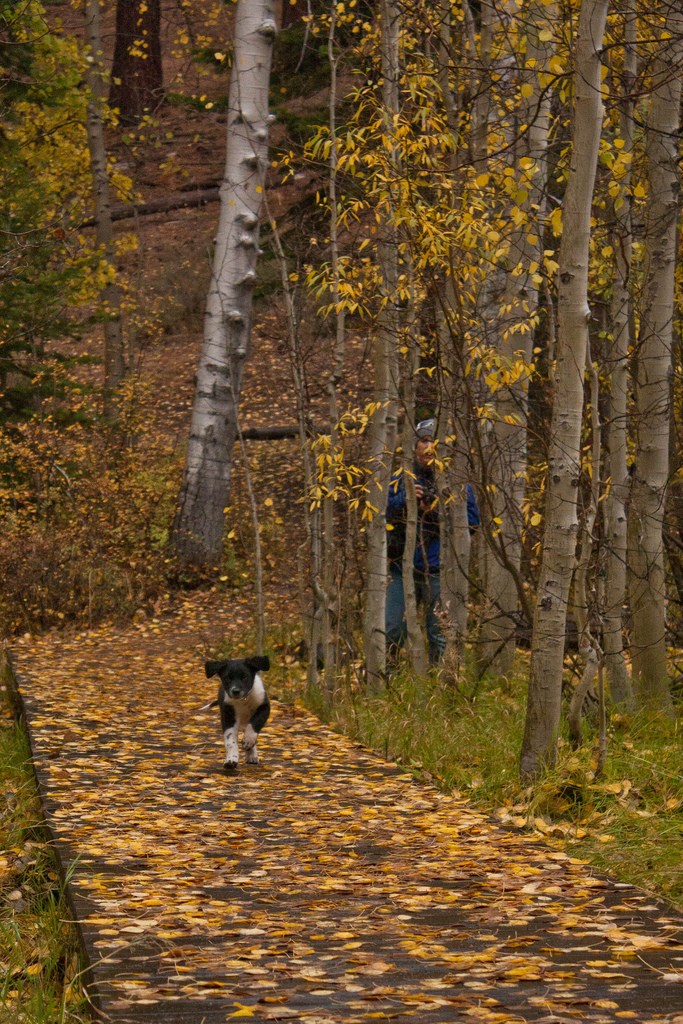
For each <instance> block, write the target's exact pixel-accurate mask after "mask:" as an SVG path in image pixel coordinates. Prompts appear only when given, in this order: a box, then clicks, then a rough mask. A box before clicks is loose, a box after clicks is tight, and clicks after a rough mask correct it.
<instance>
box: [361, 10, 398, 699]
mask: <svg viewBox="0 0 683 1024" xmlns="http://www.w3.org/2000/svg"><path fill="white" fill-rule="evenodd" d="M381 19H382V39H381V48H382V51H381V61H382V77H383V85H382V97H383V102H384V110H385V114H384V116H385V118H386V124H387V132H388V137H389V139H392V137H393V133H394V130H395V118H396V117H397V116H398V73H399V72H398V69H399V15H398V10H397V8H396V6H395V4H394V3H393V0H382V4H381ZM390 145H392V146H393V143H390ZM390 187H391V185H390V184H389V188H390ZM390 206H391V208H392V212H390V213H389V215H388V220H389V223H388V225H387V226H385V228H384V231H383V237H382V238H381V240H380V243H379V246H378V261H379V265H380V271H381V275H382V292H383V302H384V307H383V309H382V312H381V315H380V325H379V330H378V332H377V337H376V339H375V344H374V346H373V371H374V406H375V410H374V412H373V415H372V416H371V418H370V422H369V425H368V442H369V451H368V458H369V479H368V494H367V507H368V512H369V517H368V520H367V545H368V546H367V561H366V567H367V581H366V594H365V608H364V613H363V642H364V648H365V669H366V679H367V683H368V686H370V687H371V688H375V687H377V686H378V685H380V684H381V682H382V680H383V678H384V675H385V671H386V637H385V628H386V584H387V529H386V504H387V496H388V494H389V481H390V479H391V464H392V456H393V449H394V445H395V441H396V397H395V396H396V380H397V376H396V344H397V341H398V332H399V320H398V311H397V306H396V298H397V286H398V253H397V247H396V231H395V228H394V226H393V223H392V221H393V216H392V213H393V203H391V201H390Z"/></svg>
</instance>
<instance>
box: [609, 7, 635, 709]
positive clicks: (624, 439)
mask: <svg viewBox="0 0 683 1024" xmlns="http://www.w3.org/2000/svg"><path fill="white" fill-rule="evenodd" d="M636 72H637V66H636V11H635V0H630V2H629V4H628V6H627V8H626V10H625V23H624V67H623V87H622V89H623V91H622V99H621V114H620V118H619V135H620V138H621V140H622V142H623V149H622V150H621V152H623V153H625V155H626V156H627V157H628V158H630V157H632V156H633V104H634V100H633V95H632V93H633V89H634V86H635V80H636ZM626 168H627V170H626V173H625V174H624V176H623V178H621V179H619V182H620V188H619V193H618V195H617V196H616V197H615V201H614V203H613V215H614V228H613V232H612V247H613V249H614V276H613V279H612V300H611V303H610V321H611V325H612V338H611V343H610V346H609V352H608V355H607V370H608V373H607V377H608V379H609V381H610V385H609V397H608V412H607V452H608V454H607V458H606V466H605V468H606V473H605V475H606V477H607V478H608V479H609V481H610V486H609V491H608V493H607V495H606V497H605V506H604V508H605V540H606V544H607V555H606V559H605V612H604V620H603V646H604V651H605V668H606V671H607V681H608V685H609V691H610V696H611V698H612V701H613V702H614V704H616V705H617V706H628V705H630V703H631V701H632V698H633V691H632V687H631V678H630V674H629V671H628V667H627V665H626V658H625V652H624V624H623V611H624V603H625V601H626V566H627V561H628V539H627V536H628V522H627V513H626V507H627V501H628V493H629V478H628V468H627V463H626V453H627V443H628V435H627V423H628V387H629V373H628V358H629V351H630V347H631V346H630V340H631V339H630V334H631V330H630V308H631V307H630V289H629V281H630V276H631V257H632V247H633V231H632V224H631V164H630V159H629V161H628V162H627V163H626Z"/></svg>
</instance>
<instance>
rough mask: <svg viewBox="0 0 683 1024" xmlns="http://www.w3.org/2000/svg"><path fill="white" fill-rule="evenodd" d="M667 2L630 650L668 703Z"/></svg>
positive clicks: (652, 163)
mask: <svg viewBox="0 0 683 1024" xmlns="http://www.w3.org/2000/svg"><path fill="white" fill-rule="evenodd" d="M659 6H660V8H661V7H662V6H664V7H668V9H669V13H668V17H667V19H666V30H667V31H666V36H667V38H662V39H661V40H660V43H659V53H658V55H657V59H656V61H655V66H654V69H653V91H652V97H651V100H650V110H649V114H648V118H647V129H646V152H647V162H648V181H649V197H648V204H647V211H646V221H645V247H644V248H645V252H644V264H645V271H644V290H643V310H642V314H641V323H640V333H639V345H638V359H637V382H636V406H637V428H638V429H637V445H636V466H635V473H634V476H633V487H632V492H631V508H630V515H631V516H632V517H633V519H634V524H633V525H634V532H635V534H636V535H637V545H638V550H637V551H636V552H634V558H633V561H632V565H633V568H634V569H635V572H634V575H633V578H632V585H631V612H632V616H633V632H632V646H631V650H632V654H633V665H634V672H635V679H636V684H637V695H638V700H639V702H640V703H642V704H644V705H648V706H651V707H654V708H657V709H661V710H666V711H670V710H671V707H672V701H671V692H670V689H669V676H668V672H667V664H666V579H665V569H664V544H663V536H662V533H663V522H664V507H665V501H666V488H667V481H668V476H669V429H670V406H671V368H672V363H671V353H672V343H673V315H674V274H675V260H676V229H677V224H678V213H679V205H678V190H679V167H678V161H679V138H678V129H679V124H680V103H681V71H682V68H683V10H682V9H681V7H680V5H679V4H666V5H659Z"/></svg>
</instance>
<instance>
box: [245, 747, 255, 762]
mask: <svg viewBox="0 0 683 1024" xmlns="http://www.w3.org/2000/svg"><path fill="white" fill-rule="evenodd" d="M244 760H245V761H246V763H247V764H258V751H257V749H256V747H251V748H250V749H249V750H247V752H246V754H245V757H244Z"/></svg>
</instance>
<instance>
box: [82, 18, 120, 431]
mask: <svg viewBox="0 0 683 1024" xmlns="http://www.w3.org/2000/svg"><path fill="white" fill-rule="evenodd" d="M85 20H86V36H87V40H88V45H89V47H90V53H89V56H88V70H87V73H86V78H87V83H88V89H89V92H90V95H89V98H88V108H87V133H88V149H89V151H90V166H91V172H92V179H93V197H94V206H95V211H94V220H95V238H96V240H97V245H98V246H99V248H100V250H101V251H102V254H103V255H104V258H105V260H106V261H107V263H109V264H110V266H112V267H114V266H115V264H116V256H115V252H114V229H113V226H112V218H111V198H110V191H109V174H108V171H107V150H106V146H105V141H104V125H103V122H102V109H103V105H104V103H105V88H104V73H105V72H104V62H103V58H102V30H101V19H100V3H99V0H87V4H86V10H85ZM100 298H101V301H102V304H103V306H104V310H105V321H104V415H105V418H106V419H108V420H111V421H115V420H116V419H118V414H119V403H118V400H117V397H116V392H117V389H118V388H119V387H120V386H121V384H122V382H123V378H124V376H125V373H126V361H125V357H124V351H123V332H122V330H121V294H120V291H119V287H118V285H117V283H116V281H115V280H112V281H110V282H109V283H108V284H106V285H105V287H104V288H103V290H102V292H101V295H100Z"/></svg>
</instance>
